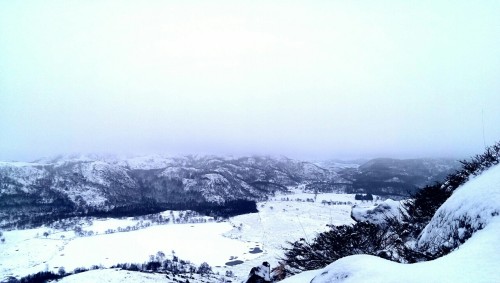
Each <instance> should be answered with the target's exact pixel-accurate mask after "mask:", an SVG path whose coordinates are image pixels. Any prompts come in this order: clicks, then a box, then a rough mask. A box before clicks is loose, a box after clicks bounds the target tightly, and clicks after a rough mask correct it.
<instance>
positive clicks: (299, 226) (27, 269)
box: [0, 190, 372, 280]
mask: <svg viewBox="0 0 500 283" xmlns="http://www.w3.org/2000/svg"><path fill="white" fill-rule="evenodd" d="M328 203H330V204H328ZM356 203H358V204H361V205H363V204H364V205H372V202H366V201H358V200H355V199H354V195H351V194H333V193H330V194H317V195H314V194H309V193H301V192H300V191H299V190H296V191H295V193H294V194H287V195H278V196H276V197H275V198H273V199H271V200H269V201H266V202H260V203H258V210H259V212H258V213H252V214H245V215H240V216H236V217H232V218H230V219H229V220H228V221H223V222H215V221H214V219H213V218H210V217H198V218H195V220H196V221H191V222H193V223H184V224H173V222H174V221H172V222H170V223H168V224H163V225H155V224H153V225H150V224H147V223H148V222H147V221H144V220H138V219H134V218H122V219H113V218H107V219H98V218H90V219H89V218H87V219H82V220H81V221H79V222H77V225H76V227H78V228H77V229H76V230H77V231H78V233H77V232H75V229H74V227H70V228H68V227H66V228H65V229H54V228H51V227H41V228H36V229H27V230H12V231H4V232H3V233H4V237H5V239H6V240H5V242H4V243H3V244H1V245H0V249H1V254H2V256H1V257H0V274H1V275H2V277H8V276H13V277H18V278H19V277H23V276H26V275H29V274H34V273H37V272H40V271H52V272H54V273H56V272H58V270H59V269H60V268H61V267H62V268H64V270H65V271H66V272H71V271H73V270H75V269H76V268H81V267H83V268H91V267H92V266H99V267H101V268H109V267H111V266H113V265H116V264H118V263H142V262H145V261H147V260H148V259H149V257H150V256H151V255H153V256H154V255H156V254H157V253H158V252H159V251H161V252H163V253H164V254H165V255H166V257H172V256H174V255H175V256H177V257H178V258H180V259H183V260H188V261H190V262H192V263H193V264H196V265H199V264H201V263H203V262H207V263H208V264H209V265H210V266H211V267H212V268H213V271H214V272H219V273H220V274H225V273H226V271H231V272H232V273H233V274H234V275H235V276H236V277H237V278H240V279H242V278H245V277H246V275H247V274H248V272H249V270H250V269H251V268H252V267H253V266H255V265H258V264H260V263H261V262H262V261H269V262H271V263H272V264H273V265H274V264H276V263H277V260H278V258H279V257H280V256H282V249H281V247H282V246H283V245H284V244H285V242H286V241H295V240H298V239H299V238H312V237H314V236H315V235H316V234H317V233H318V232H322V231H324V230H326V229H327V226H326V225H327V224H333V225H341V224H349V223H353V220H352V219H351V217H350V212H351V206H352V205H354V204H356ZM161 214H162V215H163V218H164V219H166V218H168V217H169V216H172V218H173V219H175V218H177V219H178V218H179V212H168V211H167V212H164V213H161ZM181 215H182V214H181ZM196 222H202V223H196ZM131 227H141V228H134V229H131ZM65 230H66V231H65ZM109 231H113V233H109ZM120 231H121V232H120ZM73 276H76V275H73ZM80 276H82V275H80ZM70 277H72V276H69V277H68V278H70ZM144 280H145V279H144Z"/></svg>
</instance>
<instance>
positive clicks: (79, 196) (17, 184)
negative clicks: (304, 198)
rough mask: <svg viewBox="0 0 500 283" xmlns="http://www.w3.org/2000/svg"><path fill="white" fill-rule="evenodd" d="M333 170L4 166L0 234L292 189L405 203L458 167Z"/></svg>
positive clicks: (254, 161) (113, 162)
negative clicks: (51, 221)
mask: <svg viewBox="0 0 500 283" xmlns="http://www.w3.org/2000/svg"><path fill="white" fill-rule="evenodd" d="M328 164H329V166H325V167H326V168H324V167H322V166H321V163H320V164H318V163H311V162H306V161H298V160H292V159H289V158H286V157H278V158H274V157H262V156H251V157H239V158H225V157H217V156H185V157H168V156H161V155H152V156H141V157H134V158H123V159H122V158H116V157H112V156H98V155H73V156H59V157H55V158H48V159H40V160H37V161H36V162H31V163H25V162H0V227H2V226H3V227H9V226H12V225H14V224H20V225H30V223H31V224H36V222H38V221H43V220H44V219H47V218H50V217H52V218H57V217H65V216H71V215H73V214H75V213H79V214H80V215H81V214H96V213H113V212H114V213H121V214H130V213H132V214H140V213H147V212H152V211H155V210H161V209H193V210H196V209H198V210H202V211H207V210H216V209H217V208H218V207H222V206H224V205H228V204H229V203H231V202H233V204H234V205H236V204H237V203H236V202H235V201H238V200H246V201H260V200H265V199H266V198H268V197H269V196H272V195H274V194H275V193H276V192H287V191H288V190H289V188H291V187H300V188H303V190H304V191H309V192H313V191H318V192H365V193H372V194H381V195H389V196H390V195H395V196H407V193H408V191H411V190H413V189H415V188H416V187H417V186H422V185H424V184H426V183H431V182H433V181H434V180H437V179H439V178H441V177H444V176H446V175H447V174H448V173H451V172H452V171H453V170H454V168H456V167H455V165H457V162H454V161H449V160H440V159H437V160H430V159H415V160H396V159H375V160H370V161H368V162H366V163H364V164H362V165H359V164H356V163H343V164H341V163H338V162H337V163H336V164H340V165H338V166H336V165H335V163H332V162H330V163H328ZM238 205H241V203H239V204H238ZM37 219H39V220H37ZM33 222H35V223H33Z"/></svg>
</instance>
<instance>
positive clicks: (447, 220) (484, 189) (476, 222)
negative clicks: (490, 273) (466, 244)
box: [417, 165, 500, 253]
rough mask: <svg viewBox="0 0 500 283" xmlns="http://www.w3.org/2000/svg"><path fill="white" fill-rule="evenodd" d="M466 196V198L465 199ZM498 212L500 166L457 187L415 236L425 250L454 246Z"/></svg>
mask: <svg viewBox="0 0 500 283" xmlns="http://www.w3.org/2000/svg"><path fill="white" fill-rule="evenodd" d="M465 200H466V201H465ZM499 214H500V166H498V165H497V166H495V167H493V168H490V169H489V170H487V171H486V172H483V173H482V174H481V175H480V176H478V177H475V178H473V179H472V180H470V181H468V182H467V183H466V184H464V185H463V186H461V187H459V188H458V189H457V190H456V191H455V192H454V193H453V195H452V196H451V197H450V198H449V199H448V200H447V201H446V202H445V203H444V204H443V205H442V206H441V207H440V208H439V209H438V211H437V212H436V214H435V215H434V217H433V218H432V219H431V221H430V223H429V225H427V227H425V229H424V230H423V231H422V234H421V235H420V237H419V239H418V244H417V245H418V247H420V248H421V249H425V250H427V251H428V252H431V253H434V252H437V249H439V248H443V247H445V248H451V249H453V248H455V247H457V246H459V245H460V243H461V242H463V241H465V240H467V238H468V237H470V236H471V235H470V234H471V233H474V232H475V231H477V230H479V229H482V228H483V227H485V226H486V225H488V223H489V222H491V221H492V219H493V218H498V215H499Z"/></svg>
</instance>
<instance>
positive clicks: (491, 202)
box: [282, 165, 500, 283]
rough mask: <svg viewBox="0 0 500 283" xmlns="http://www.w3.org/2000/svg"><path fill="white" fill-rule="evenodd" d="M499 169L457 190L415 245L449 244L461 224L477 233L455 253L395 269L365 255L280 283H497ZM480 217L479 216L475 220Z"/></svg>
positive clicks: (499, 277)
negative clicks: (463, 223) (463, 222)
mask: <svg viewBox="0 0 500 283" xmlns="http://www.w3.org/2000/svg"><path fill="white" fill-rule="evenodd" d="M499 211H500V165H497V166H495V167H493V168H491V169H489V170H488V171H486V172H484V173H483V174H482V175H480V176H478V177H476V178H474V179H473V180H471V181H469V182H467V183H466V184H464V185H463V186H462V187H460V188H458V189H457V190H456V191H455V193H454V194H453V196H452V197H450V199H448V200H447V201H446V202H445V203H444V204H443V205H442V206H441V208H440V209H439V210H438V212H437V213H436V215H435V216H434V218H433V219H432V220H431V222H430V223H429V225H428V226H427V227H426V229H425V230H424V232H423V233H422V235H421V237H420V240H419V244H420V245H427V244H428V243H432V244H433V245H444V246H446V245H449V244H450V236H452V235H453V234H454V233H455V232H453V231H454V230H455V229H456V231H459V232H458V233H459V234H460V231H461V230H460V227H461V225H460V223H462V222H461V221H460V220H462V219H464V220H465V221H466V222H465V223H468V224H469V225H470V227H472V228H473V229H479V228H482V229H481V230H478V231H476V232H475V233H474V234H473V235H472V237H471V238H470V239H469V240H467V241H466V242H465V243H464V244H462V245H461V246H460V247H459V248H458V249H457V250H455V251H454V252H452V253H450V254H448V255H446V256H443V257H441V258H438V259H436V260H433V261H428V262H422V263H416V264H399V263H394V262H390V261H387V260H384V259H381V258H378V257H374V256H368V255H354V256H349V257H345V258H342V259H340V260H337V261H336V262H334V263H332V264H330V265H329V266H327V267H325V268H324V269H321V270H317V271H316V272H315V273H313V272H309V273H307V274H305V275H302V277H300V278H299V277H291V278H288V279H286V280H284V281H282V282H283V283H296V282H309V281H310V280H311V281H310V282H311V283H334V282H346V283H347V282H387V283H390V282H500V272H498V266H500V245H499V244H498V241H499V240H500V236H499V235H500V217H498V212H499ZM478 216H479V217H478Z"/></svg>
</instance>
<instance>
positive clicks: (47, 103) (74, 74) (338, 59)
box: [0, 0, 500, 160]
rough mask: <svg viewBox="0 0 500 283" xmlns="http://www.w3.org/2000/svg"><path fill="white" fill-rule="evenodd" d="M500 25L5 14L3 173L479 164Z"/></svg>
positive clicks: (210, 4)
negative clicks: (246, 160) (202, 164)
mask: <svg viewBox="0 0 500 283" xmlns="http://www.w3.org/2000/svg"><path fill="white" fill-rule="evenodd" d="M188 3H189V4H188ZM499 15H500V1H498V0H493V1H436V0H432V1H151V0H141V1H103V0H88V1H70V0H62V1H47V0H43V1H14V0H4V1H0V160H31V159H36V158H38V157H43V156H51V155H56V154H60V153H62V154H65V153H74V152H84V153H85V152H97V153H117V154H146V153H167V154H186V153H195V154H233V155H245V154H270V155H286V156H290V157H295V158H314V159H328V158H357V157H381V156H384V157H399V158H410V157H453V158H464V157H468V156H470V155H473V154H478V153H481V152H482V151H483V149H484V144H486V145H491V144H492V143H494V142H496V141H499V140H500V17H499ZM483 121H484V122H483ZM483 129H484V136H483Z"/></svg>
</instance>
